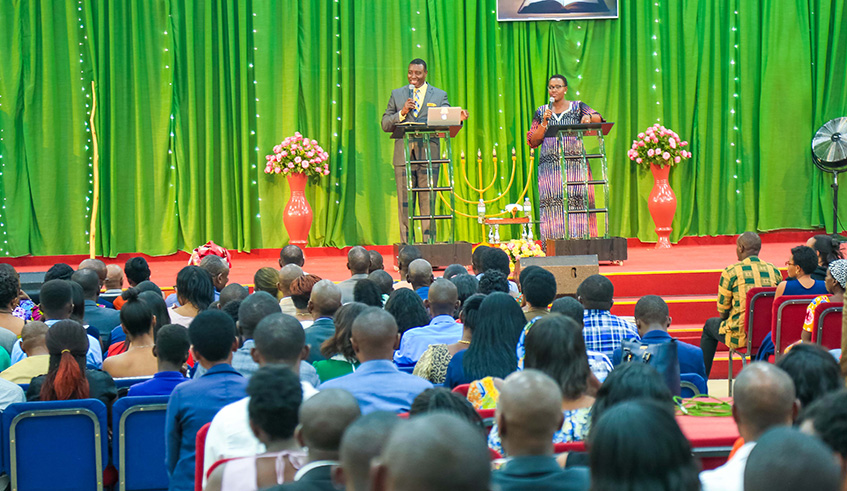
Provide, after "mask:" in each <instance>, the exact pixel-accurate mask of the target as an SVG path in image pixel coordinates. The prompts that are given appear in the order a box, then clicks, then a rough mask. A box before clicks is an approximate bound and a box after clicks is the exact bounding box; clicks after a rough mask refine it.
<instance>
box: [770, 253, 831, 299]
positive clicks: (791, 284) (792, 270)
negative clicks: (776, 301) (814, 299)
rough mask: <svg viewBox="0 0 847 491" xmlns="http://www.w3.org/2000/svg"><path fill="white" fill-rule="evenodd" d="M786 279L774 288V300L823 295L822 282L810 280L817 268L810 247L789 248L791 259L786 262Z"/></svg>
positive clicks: (816, 261)
mask: <svg viewBox="0 0 847 491" xmlns="http://www.w3.org/2000/svg"><path fill="white" fill-rule="evenodd" d="M785 265H786V266H787V268H786V274H787V275H788V279H787V280H785V281H782V282H780V283H779V285H777V286H776V294H775V298H779V297H781V296H783V295H825V294H826V285H825V284H824V281H823V280H816V279H814V278H812V273H814V272H815V269H816V268H817V267H818V256H817V254H816V253H815V250H814V249H812V248H811V247H806V246H797V247H792V248H791V257H790V258H789V259H788V261H786V263H785Z"/></svg>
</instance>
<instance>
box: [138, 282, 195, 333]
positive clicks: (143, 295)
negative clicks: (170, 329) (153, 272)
mask: <svg viewBox="0 0 847 491" xmlns="http://www.w3.org/2000/svg"><path fill="white" fill-rule="evenodd" d="M135 290H136V291H137V292H138V299H139V300H140V301H142V302H144V303H145V304H146V305H147V308H148V309H150V312H152V313H153V316H154V317H155V318H156V319H155V321H156V322H155V324H154V325H153V333H154V334H155V333H156V331H158V330H159V328H160V327H162V326H164V325H165V324H168V323H170V321H171V319H170V316H169V315H168V305H167V304H166V303H165V300H164V299H163V298H162V295H161V294H159V293H156V292H153V291H150V290H147V291H141V290H139V289H138V288H136V289H135ZM183 329H185V328H183Z"/></svg>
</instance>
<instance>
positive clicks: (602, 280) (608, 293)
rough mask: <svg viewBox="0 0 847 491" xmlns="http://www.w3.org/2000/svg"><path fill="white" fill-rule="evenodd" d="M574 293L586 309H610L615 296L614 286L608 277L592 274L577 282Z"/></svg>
mask: <svg viewBox="0 0 847 491" xmlns="http://www.w3.org/2000/svg"><path fill="white" fill-rule="evenodd" d="M576 295H577V300H579V302H580V303H581V304H582V305H583V307H585V308H586V309H595V310H610V309H611V308H612V302H613V299H614V296H615V287H614V286H613V285H612V282H611V281H609V278H606V277H605V276H603V275H599V274H593V275H591V276H589V277H588V278H586V279H585V280H583V282H582V283H580V284H579V286H578V287H577V289H576Z"/></svg>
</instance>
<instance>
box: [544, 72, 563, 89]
mask: <svg viewBox="0 0 847 491" xmlns="http://www.w3.org/2000/svg"><path fill="white" fill-rule="evenodd" d="M554 78H558V79H559V80H561V81H562V83H563V84H565V87H567V86H568V79H566V78H565V76H564V75H559V74H558V73H557V74H556V75H553V76H551V77H550V78H549V79H547V83H548V84H549V83H550V82H551V81H552V80H553V79H554Z"/></svg>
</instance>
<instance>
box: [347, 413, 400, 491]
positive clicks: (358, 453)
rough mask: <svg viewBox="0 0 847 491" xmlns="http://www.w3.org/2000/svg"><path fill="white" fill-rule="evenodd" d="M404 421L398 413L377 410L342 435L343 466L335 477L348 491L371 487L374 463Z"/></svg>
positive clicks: (358, 420) (361, 490)
mask: <svg viewBox="0 0 847 491" xmlns="http://www.w3.org/2000/svg"><path fill="white" fill-rule="evenodd" d="M400 422H401V419H400V418H398V417H397V415H396V414H394V413H390V412H388V411H374V412H372V413H370V414H366V415H364V416H362V417H361V418H359V419H357V420H356V421H354V422H353V424H351V425H350V426H349V427H348V428H347V431H345V432H344V436H342V437H341V451H340V454H341V467H337V468H335V470H334V471H333V476H334V479H333V481H334V482H335V483H336V484H337V485H338V486H339V488H340V487H341V486H342V485H343V486H344V488H343V489H345V490H346V491H369V490H370V489H371V477H370V472H371V465H372V462H373V461H374V459H376V458H378V457H379V456H380V454H381V453H382V450H383V448H384V447H385V444H386V442H388V438H389V437H390V436H391V433H392V432H393V431H394V428H395V427H396V426H397V425H398V424H399V423H400Z"/></svg>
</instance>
